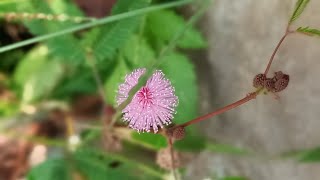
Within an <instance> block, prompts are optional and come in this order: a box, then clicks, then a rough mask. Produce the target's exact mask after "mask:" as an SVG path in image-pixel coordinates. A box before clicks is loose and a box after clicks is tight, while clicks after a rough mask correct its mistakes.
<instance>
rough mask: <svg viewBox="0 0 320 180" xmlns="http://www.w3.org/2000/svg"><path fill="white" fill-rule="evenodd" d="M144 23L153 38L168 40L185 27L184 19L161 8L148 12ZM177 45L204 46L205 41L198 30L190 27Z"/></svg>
mask: <svg viewBox="0 0 320 180" xmlns="http://www.w3.org/2000/svg"><path fill="white" fill-rule="evenodd" d="M146 25H147V27H146V28H147V30H148V31H149V32H150V33H151V34H152V37H153V38H159V39H160V40H162V41H164V42H169V41H171V40H172V39H173V37H174V36H175V35H176V34H177V33H179V32H181V31H182V30H183V29H184V28H186V21H185V20H184V19H183V18H182V17H181V16H179V15H177V14H176V13H175V12H174V11H172V10H161V11H155V12H152V13H150V14H149V15H148V16H147V23H146ZM177 45H178V47H181V48H204V47H206V41H205V40H204V38H203V36H202V35H201V33H200V32H199V31H197V30H196V29H195V28H192V27H191V28H188V29H186V31H185V33H184V35H183V36H182V38H181V39H179V41H178V42H177Z"/></svg>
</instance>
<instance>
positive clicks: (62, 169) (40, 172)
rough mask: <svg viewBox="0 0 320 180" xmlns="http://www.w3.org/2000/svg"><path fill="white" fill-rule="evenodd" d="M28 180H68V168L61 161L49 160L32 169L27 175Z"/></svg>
mask: <svg viewBox="0 0 320 180" xmlns="http://www.w3.org/2000/svg"><path fill="white" fill-rule="evenodd" d="M27 179H28V180H69V179H71V178H70V174H69V168H68V165H67V162H66V161H65V160H63V159H49V160H46V161H45V162H43V163H41V164H39V165H37V166H35V167H33V168H32V169H31V170H30V172H29V173H28V175H27Z"/></svg>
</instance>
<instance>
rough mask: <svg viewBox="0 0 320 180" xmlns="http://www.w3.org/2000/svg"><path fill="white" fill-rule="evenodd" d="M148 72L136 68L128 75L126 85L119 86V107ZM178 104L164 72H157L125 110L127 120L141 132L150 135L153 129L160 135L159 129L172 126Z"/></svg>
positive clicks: (124, 117)
mask: <svg viewBox="0 0 320 180" xmlns="http://www.w3.org/2000/svg"><path fill="white" fill-rule="evenodd" d="M145 71H146V69H136V70H134V71H133V72H132V73H130V74H129V75H127V76H126V78H125V82H124V83H123V84H121V85H120V86H119V90H118V95H117V104H118V105H120V104H121V103H122V102H124V101H125V100H126V99H127V98H128V96H129V92H130V90H131V89H132V88H133V87H134V86H135V85H137V83H138V80H139V78H140V77H141V76H142V75H143V74H144V73H145ZM177 105H178V97H177V96H175V94H174V88H173V87H172V85H171V83H170V81H169V80H168V79H166V78H165V77H164V74H163V73H162V71H160V70H156V71H155V72H154V73H153V74H152V76H151V77H150V78H149V79H148V81H147V83H146V84H145V86H142V87H141V88H140V90H139V91H138V92H136V94H135V95H134V96H133V98H132V100H131V102H130V103H129V104H128V105H127V106H126V107H125V108H124V109H123V110H122V113H123V114H124V115H123V119H124V121H127V122H129V127H131V128H133V129H135V130H137V131H138V132H141V131H142V132H144V131H147V132H149V131H150V129H153V131H154V132H157V131H158V126H160V127H161V128H162V127H163V125H167V124H170V123H171V119H172V118H173V114H174V113H175V107H176V106H177Z"/></svg>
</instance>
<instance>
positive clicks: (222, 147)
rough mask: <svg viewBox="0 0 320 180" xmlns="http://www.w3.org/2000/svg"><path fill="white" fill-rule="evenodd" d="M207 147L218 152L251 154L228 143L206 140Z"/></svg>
mask: <svg viewBox="0 0 320 180" xmlns="http://www.w3.org/2000/svg"><path fill="white" fill-rule="evenodd" d="M206 149H207V150H209V151H212V152H216V153H227V154H236V155H245V154H249V151H247V150H245V149H242V148H238V147H234V146H232V145H228V144H220V143H212V142H209V141H207V142H206Z"/></svg>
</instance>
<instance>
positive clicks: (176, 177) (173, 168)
mask: <svg viewBox="0 0 320 180" xmlns="http://www.w3.org/2000/svg"><path fill="white" fill-rule="evenodd" d="M168 144H169V148H170V155H171V163H172V173H173V177H174V179H175V180H178V175H177V172H176V168H175V163H174V162H175V160H174V153H173V140H172V138H171V137H168Z"/></svg>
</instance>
